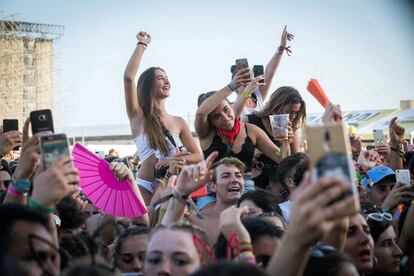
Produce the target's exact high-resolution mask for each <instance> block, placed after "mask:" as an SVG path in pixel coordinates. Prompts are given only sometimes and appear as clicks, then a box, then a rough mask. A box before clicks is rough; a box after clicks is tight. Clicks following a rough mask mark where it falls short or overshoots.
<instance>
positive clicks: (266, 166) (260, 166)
mask: <svg viewBox="0 0 414 276" xmlns="http://www.w3.org/2000/svg"><path fill="white" fill-rule="evenodd" d="M252 166H253V168H255V169H256V170H263V169H267V170H268V169H270V168H271V167H272V165H269V164H265V163H264V162H262V161H257V160H256V159H254V160H253V164H252Z"/></svg>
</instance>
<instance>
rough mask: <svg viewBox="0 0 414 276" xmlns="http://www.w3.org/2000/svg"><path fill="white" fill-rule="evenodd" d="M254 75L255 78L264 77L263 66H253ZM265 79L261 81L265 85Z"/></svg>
mask: <svg viewBox="0 0 414 276" xmlns="http://www.w3.org/2000/svg"><path fill="white" fill-rule="evenodd" d="M253 74H254V77H257V76H260V75H264V68H263V65H255V66H253ZM264 82H265V81H264V79H263V80H261V81H259V83H264Z"/></svg>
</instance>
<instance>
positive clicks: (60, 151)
mask: <svg viewBox="0 0 414 276" xmlns="http://www.w3.org/2000/svg"><path fill="white" fill-rule="evenodd" d="M40 149H41V153H42V159H43V165H44V167H45V169H47V168H49V167H50V166H51V165H52V164H53V163H54V162H55V161H56V160H58V159H60V158H62V157H64V156H69V157H70V153H69V145H68V140H67V138H66V135H65V134H52V135H45V136H41V137H40Z"/></svg>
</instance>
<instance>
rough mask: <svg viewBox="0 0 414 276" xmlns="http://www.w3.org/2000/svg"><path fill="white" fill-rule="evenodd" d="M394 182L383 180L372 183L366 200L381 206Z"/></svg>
mask: <svg viewBox="0 0 414 276" xmlns="http://www.w3.org/2000/svg"><path fill="white" fill-rule="evenodd" d="M394 184H395V183H394V182H393V181H390V180H383V181H380V182H378V183H376V184H374V185H372V187H371V192H370V193H369V194H368V200H369V201H370V202H371V203H372V204H373V205H377V206H381V204H382V203H383V202H384V200H385V198H386V197H387V195H388V194H389V192H390V190H391V189H392V187H394Z"/></svg>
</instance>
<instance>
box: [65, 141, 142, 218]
mask: <svg viewBox="0 0 414 276" xmlns="http://www.w3.org/2000/svg"><path fill="white" fill-rule="evenodd" d="M72 155H73V165H74V166H75V167H76V168H77V169H78V170H79V176H80V187H81V189H82V191H83V192H84V194H85V195H86V196H87V197H88V198H89V199H90V200H91V201H92V202H93V204H95V206H96V207H98V208H99V209H101V210H103V211H105V212H106V213H108V214H110V215H113V216H117V217H130V218H132V217H139V216H141V215H143V214H145V213H146V212H147V210H146V208H145V206H144V204H142V202H141V201H140V199H139V197H138V196H137V194H135V193H134V191H133V189H132V188H131V186H130V183H128V180H126V179H124V180H117V179H116V178H115V175H114V174H113V172H112V171H111V169H110V167H109V163H108V162H107V161H105V160H103V159H101V158H99V157H97V156H96V155H95V154H93V153H92V152H90V151H89V150H88V149H87V148H85V147H84V146H83V145H81V144H79V143H76V144H75V146H74V148H73V151H72Z"/></svg>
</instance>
